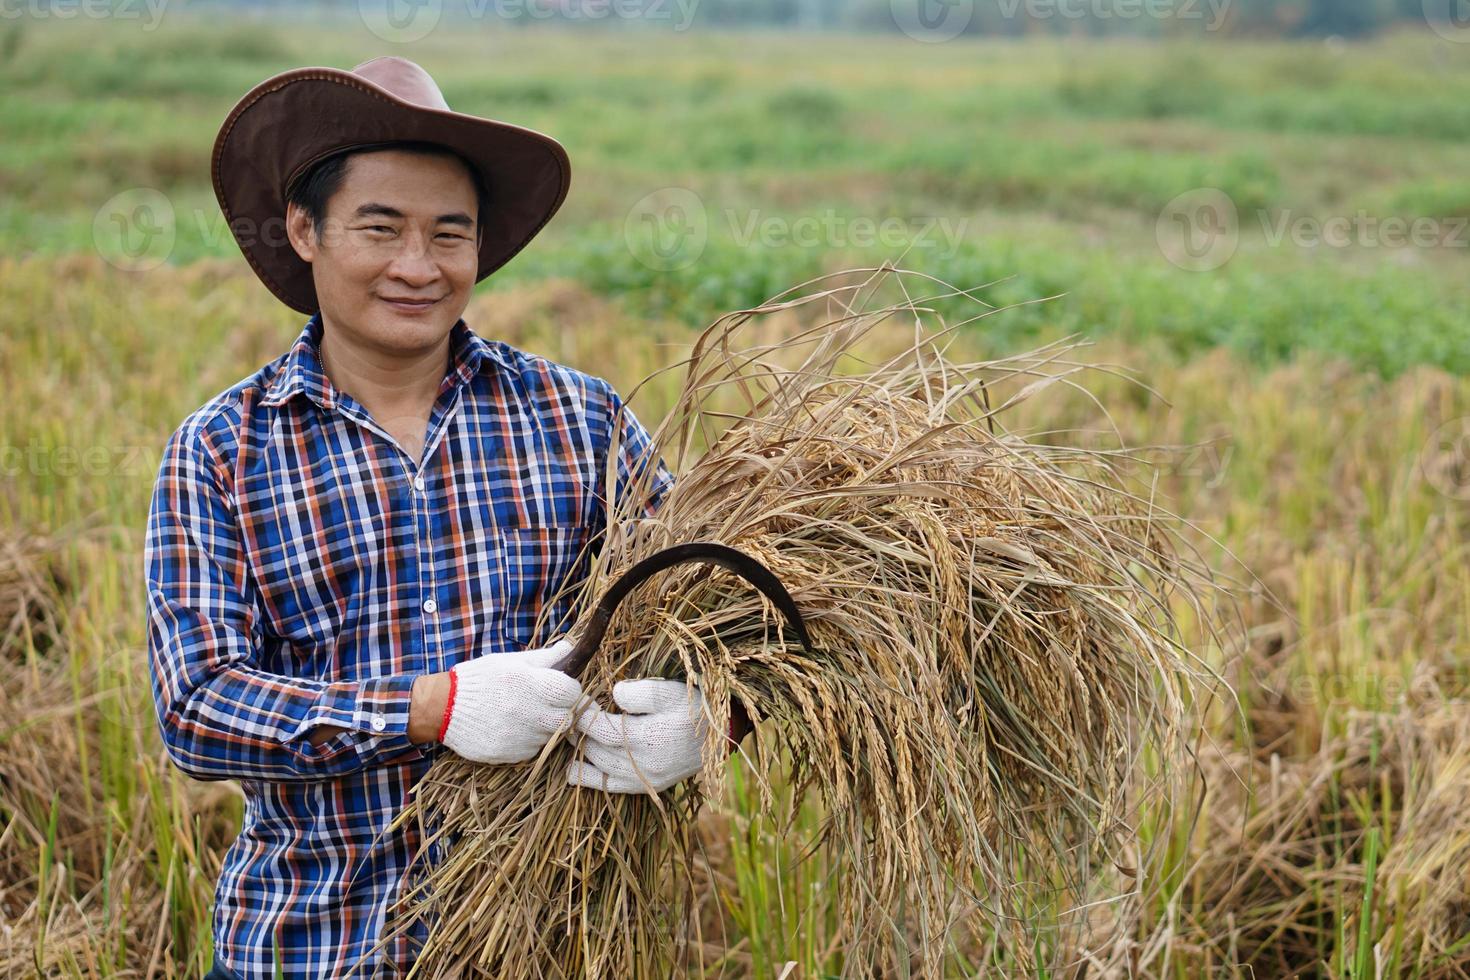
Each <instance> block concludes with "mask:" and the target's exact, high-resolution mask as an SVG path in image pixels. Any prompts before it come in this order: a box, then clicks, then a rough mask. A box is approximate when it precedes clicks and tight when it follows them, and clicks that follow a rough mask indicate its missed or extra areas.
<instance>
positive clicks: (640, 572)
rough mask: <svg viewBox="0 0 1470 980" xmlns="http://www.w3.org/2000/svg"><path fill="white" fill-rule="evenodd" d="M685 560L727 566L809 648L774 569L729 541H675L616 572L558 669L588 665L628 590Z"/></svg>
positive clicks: (573, 670)
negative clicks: (771, 606)
mask: <svg viewBox="0 0 1470 980" xmlns="http://www.w3.org/2000/svg"><path fill="white" fill-rule="evenodd" d="M687 562H702V563H704V564H708V565H719V566H720V567H721V568H728V569H729V570H730V571H732V572H734V573H735V574H736V575H739V576H740V577H741V578H743V579H745V580H746V581H747V582H749V583H750V584H751V585H753V586H755V587H756V588H757V589H758V590H760V592H761V594H763V595H764V596H765V597H766V598H767V599H770V600H771V602H772V603H774V604H775V606H776V608H777V609H779V610H780V611H781V614H782V615H783V616H785V617H786V621H787V623H788V624H789V625H790V626H791V629H792V631H793V632H794V633H795V634H796V638H797V639H798V640H800V641H801V645H802V646H803V647H805V648H806V649H808V650H810V649H811V646H812V644H811V639H810V637H808V636H807V632H806V623H804V622H803V621H802V618H801V611H800V610H799V609H797V608H796V601H795V600H794V599H792V598H791V593H789V592H787V591H786V587H785V586H784V585H782V584H781V580H780V579H778V578H777V577H776V575H775V573H774V572H772V571H771V570H770V569H769V568H767V567H766V566H765V565H763V564H761V563H760V562H759V561H757V560H756V559H754V558H752V557H750V556H749V555H747V554H745V553H744V552H742V551H737V550H736V549H734V548H731V547H729V546H728V545H723V544H715V543H714V542H712V541H694V542H691V543H689V544H678V545H674V546H673V547H672V548H665V549H664V550H663V551H659V552H656V553H654V554H652V555H649V556H648V557H647V558H645V559H643V560H642V561H640V562H638V563H637V564H636V565H634V566H633V567H632V568H630V569H628V570H627V571H626V572H624V573H623V574H622V575H621V576H619V577H618V580H617V581H616V582H614V583H613V584H612V585H611V586H609V587H608V590H607V591H606V592H604V593H603V594H602V599H601V601H599V602H598V603H597V608H596V609H594V610H593V611H592V619H591V621H590V622H589V623H588V624H587V629H586V630H584V631H583V633H582V637H581V639H579V640H578V641H577V645H576V646H574V647H573V648H572V652H571V653H569V654H567V655H566V657H564V658H563V659H562V660H561V662H560V663H558V664H557V669H558V670H561V671H563V672H565V673H567V674H570V675H571V676H573V677H580V676H581V675H582V671H584V670H586V669H587V664H588V663H589V662H590V661H591V660H592V655H593V654H595V653H596V652H597V648H598V647H599V646H601V645H602V637H603V635H604V634H605V633H606V632H607V624H608V623H609V622H610V621H611V620H612V615H613V613H614V612H615V611H616V610H617V608H618V604H619V603H621V602H622V601H623V599H625V598H627V596H628V593H630V592H632V591H633V590H634V589H635V588H637V587H638V586H639V585H641V584H642V583H643V582H644V581H646V580H647V579H648V578H649V577H650V576H652V575H656V574H658V573H659V572H661V571H663V570H665V569H668V568H673V567H674V566H675V565H683V564H685V563H687Z"/></svg>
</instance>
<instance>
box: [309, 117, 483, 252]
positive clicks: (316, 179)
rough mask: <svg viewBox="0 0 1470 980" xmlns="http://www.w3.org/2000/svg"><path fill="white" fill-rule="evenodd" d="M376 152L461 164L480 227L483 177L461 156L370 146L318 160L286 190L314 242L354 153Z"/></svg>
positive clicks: (420, 146) (430, 146)
mask: <svg viewBox="0 0 1470 980" xmlns="http://www.w3.org/2000/svg"><path fill="white" fill-rule="evenodd" d="M379 150H402V151H404V152H405V153H417V154H420V155H422V156H441V157H450V158H452V159H455V160H458V161H459V162H460V163H462V164H464V166H465V169H466V170H468V171H469V173H470V180H471V181H473V182H474V185H475V204H476V210H477V213H476V215H475V227H476V228H477V229H478V228H479V227H480V223H481V222H482V221H483V220H484V217H485V199H486V198H487V197H488V196H489V191H488V189H487V188H486V186H485V176H484V175H483V174H482V173H480V168H479V167H476V166H475V165H474V164H472V163H470V162H469V161H468V160H466V159H465V158H464V156H463V155H461V154H459V153H456V152H455V151H454V150H451V149H450V148H449V147H447V146H443V145H441V144H439V143H428V142H424V141H422V140H399V141H396V142H391V143H374V144H372V145H371V146H354V147H349V148H348V149H345V150H342V151H340V152H338V153H334V154H332V155H331V156H329V157H326V158H325V159H322V160H318V161H317V162H316V163H314V164H312V165H311V169H309V170H307V171H306V172H305V173H304V174H302V175H301V176H300V177H298V178H296V179H295V180H294V181H292V182H291V185H290V186H289V187H288V188H287V189H286V200H287V201H288V202H294V203H295V204H296V206H297V207H299V208H300V209H301V210H302V211H305V212H306V214H307V215H308V216H310V218H311V226H312V229H313V230H314V231H315V232H316V237H317V238H318V239H320V238H321V237H322V230H323V228H324V227H325V225H326V221H327V201H328V200H329V199H330V198H331V196H332V195H333V194H335V193H337V190H338V189H339V188H340V187H341V186H342V180H343V178H345V177H346V176H347V161H348V160H350V159H351V158H352V157H353V156H355V155H356V154H358V153H376V152H377V151H379Z"/></svg>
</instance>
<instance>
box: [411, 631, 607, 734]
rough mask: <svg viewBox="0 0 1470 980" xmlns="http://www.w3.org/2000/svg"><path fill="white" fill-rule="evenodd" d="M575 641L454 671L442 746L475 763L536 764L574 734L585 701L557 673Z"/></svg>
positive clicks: (571, 680) (482, 659)
mask: <svg viewBox="0 0 1470 980" xmlns="http://www.w3.org/2000/svg"><path fill="white" fill-rule="evenodd" d="M571 649H572V643H571V640H569V639H562V640H558V641H557V642H555V643H553V644H552V645H551V646H549V647H541V648H538V649H534V650H523V651H519V652H516V653H488V654H484V655H482V656H479V657H476V658H474V659H473V660H466V661H464V662H463V663H459V664H456V665H455V666H454V667H453V668H452V669H451V670H450V671H449V700H448V702H447V703H446V705H445V707H444V721H443V723H442V724H441V725H440V726H439V741H440V742H442V743H443V744H444V745H445V746H446V747H447V748H448V749H449V750H450V751H452V752H454V753H455V754H456V755H460V756H463V757H464V758H466V759H469V760H470V761H472V762H495V763H505V762H525V761H526V760H527V759H534V758H535V757H536V754H537V753H538V752H540V751H541V748H542V746H544V745H545V744H546V742H547V740H548V739H549V738H550V737H551V736H552V735H554V734H555V733H556V732H557V731H558V730H559V729H562V728H570V727H571V724H572V710H571V709H572V706H573V705H575V704H576V703H577V702H578V700H580V699H581V697H582V685H581V683H580V682H579V681H578V680H577V679H576V678H575V677H572V676H570V675H568V674H564V673H562V672H561V671H559V670H556V669H554V668H552V666H551V665H552V664H554V663H556V662H557V661H558V660H560V659H561V658H562V657H565V656H566V655H567V653H569V652H570V651H571Z"/></svg>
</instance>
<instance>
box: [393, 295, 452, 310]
mask: <svg viewBox="0 0 1470 980" xmlns="http://www.w3.org/2000/svg"><path fill="white" fill-rule="evenodd" d="M378 298H379V299H381V300H382V301H383V302H385V303H387V304H388V305H389V306H390V307H392V308H393V309H395V310H398V311H399V312H401V313H422V312H423V311H424V310H427V309H428V308H429V307H431V306H433V305H434V304H435V303H437V302H439V300H438V299H427V298H424V299H417V298H396V297H388V296H380V297H378ZM439 299H443V297H442V296H441V297H440V298H439Z"/></svg>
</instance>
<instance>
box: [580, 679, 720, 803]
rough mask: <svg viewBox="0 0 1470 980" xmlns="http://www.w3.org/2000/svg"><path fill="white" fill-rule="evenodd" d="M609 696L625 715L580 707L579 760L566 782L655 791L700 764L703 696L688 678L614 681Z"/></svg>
mask: <svg viewBox="0 0 1470 980" xmlns="http://www.w3.org/2000/svg"><path fill="white" fill-rule="evenodd" d="M612 696H613V701H614V702H616V703H617V706H618V707H619V708H622V709H623V711H625V712H627V714H617V713H616V712H612V711H604V710H603V709H602V708H601V707H599V706H598V705H596V704H593V705H590V706H589V707H587V708H586V709H584V710H583V712H582V714H581V715H580V716H579V717H578V718H577V729H578V730H579V731H581V732H582V733H583V734H584V735H586V736H587V737H586V738H585V739H584V740H583V741H582V754H583V759H584V760H585V761H583V760H575V759H574V760H573V761H572V762H571V764H570V765H569V766H568V767H567V782H568V783H570V784H571V785H573V786H590V787H592V788H593V789H603V790H607V791H608V792H609V793H657V792H659V791H660V790H663V789H667V788H668V787H670V786H672V785H674V784H675V783H677V782H679V781H680V780H682V779H686V778H688V777H689V776H692V775H694V774H695V773H696V772H698V771H699V768H700V755H701V752H702V750H703V747H704V741H705V738H706V736H707V734H708V732H709V722H707V721H706V720H705V718H704V695H703V694H702V693H701V692H700V690H699V687H698V686H697V685H694V684H690V683H688V682H687V681H671V680H667V679H665V678H662V677H645V678H641V679H639V680H626V681H618V682H617V683H616V684H614V685H613V690H612Z"/></svg>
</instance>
